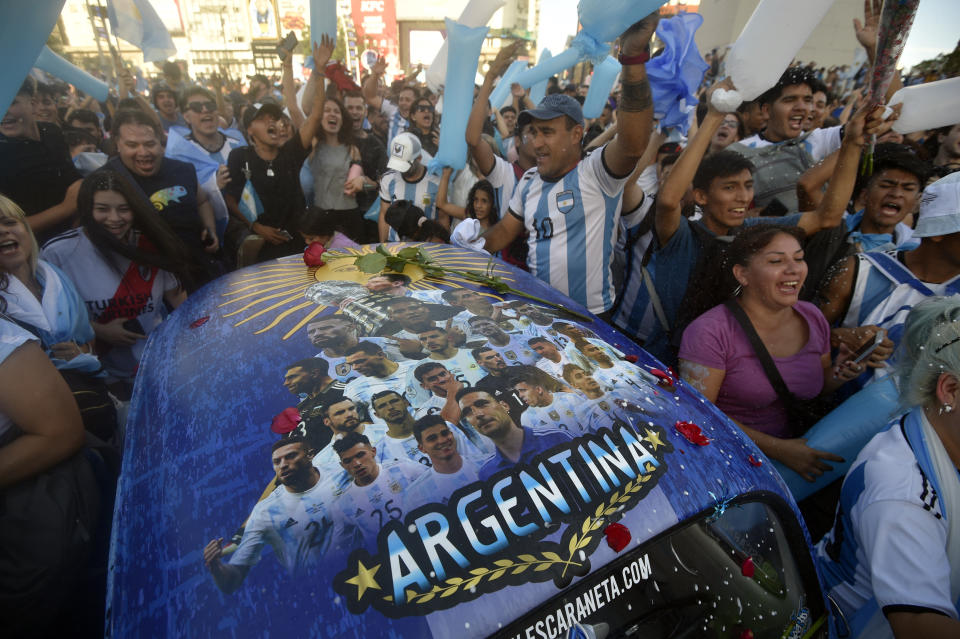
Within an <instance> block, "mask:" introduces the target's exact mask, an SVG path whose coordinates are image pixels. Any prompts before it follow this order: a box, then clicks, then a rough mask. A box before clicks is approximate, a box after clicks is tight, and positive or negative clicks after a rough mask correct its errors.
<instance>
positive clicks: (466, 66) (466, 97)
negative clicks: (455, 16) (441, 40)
mask: <svg viewBox="0 0 960 639" xmlns="http://www.w3.org/2000/svg"><path fill="white" fill-rule="evenodd" d="M446 25H447V42H449V43H450V56H449V57H448V58H447V59H448V64H447V75H446V78H445V79H444V83H443V124H442V125H441V126H440V145H439V149H438V150H437V155H436V157H435V158H434V160H436V162H434V163H432V164H434V165H437V166H449V167H452V168H454V169H462V168H463V167H464V166H466V163H467V139H466V132H467V120H468V119H469V117H470V110H471V107H472V105H473V78H474V75H475V74H476V72H477V64H478V63H479V61H480V49H481V48H482V47H483V40H484V38H486V37H487V31H488V29H487V27H486V26H482V27H468V26H466V25H462V24H459V23H457V22H454V21H453V20H451V19H450V18H447V19H446Z"/></svg>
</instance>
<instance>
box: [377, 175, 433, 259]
mask: <svg viewBox="0 0 960 639" xmlns="http://www.w3.org/2000/svg"><path fill="white" fill-rule="evenodd" d="M438 190H440V176H438V175H431V174H430V173H429V172H424V174H423V177H421V178H420V179H419V180H417V181H416V182H407V181H406V180H404V179H403V176H402V175H401V174H400V173H399V172H397V171H387V172H386V173H384V174H383V177H381V178H380V199H381V200H383V201H384V202H386V203H387V205H388V206H389V205H390V204H391V203H393V202H395V201H397V200H409V201H411V202H413V203H414V204H415V205H416V206H419V207H420V208H421V209H423V214H424V215H426V216H427V217H428V218H430V219H431V220H435V219H437V191H438ZM387 239H388V241H390V242H398V241H399V240H400V236H399V235H397V232H396V231H395V230H393V227H390V236H389V237H388V238H387Z"/></svg>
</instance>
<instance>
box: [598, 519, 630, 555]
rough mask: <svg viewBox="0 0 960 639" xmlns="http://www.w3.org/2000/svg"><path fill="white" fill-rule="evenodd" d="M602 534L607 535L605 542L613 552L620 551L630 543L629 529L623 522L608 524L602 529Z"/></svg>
mask: <svg viewBox="0 0 960 639" xmlns="http://www.w3.org/2000/svg"><path fill="white" fill-rule="evenodd" d="M603 534H604V535H606V536H607V544H609V546H610V547H611V548H613V550H614V551H615V552H620V551H621V550H623V549H624V548H626V547H627V544H629V543H630V529H629V528H627V527H626V526H624V525H623V524H609V525H608V526H607V527H606V528H604V529H603Z"/></svg>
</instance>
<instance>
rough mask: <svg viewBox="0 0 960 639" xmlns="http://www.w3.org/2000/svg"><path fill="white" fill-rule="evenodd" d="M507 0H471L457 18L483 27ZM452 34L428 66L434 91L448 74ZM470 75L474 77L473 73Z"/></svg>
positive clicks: (465, 24)
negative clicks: (449, 45) (449, 41)
mask: <svg viewBox="0 0 960 639" xmlns="http://www.w3.org/2000/svg"><path fill="white" fill-rule="evenodd" d="M506 3H507V0H470V2H468V3H467V6H466V7H464V8H463V11H462V12H461V13H460V17H459V18H457V22H458V23H459V24H462V25H464V26H467V27H482V26H484V25H485V24H487V23H488V22H490V18H492V17H493V14H495V13H496V12H497V10H498V9H499V8H500V7H502V6H503V5H505V4H506ZM449 38H450V34H449V33H448V34H447V39H446V40H444V41H443V44H442V45H440V50H439V51H437V55H436V56H435V57H434V58H433V62H431V63H430V66H429V67H428V68H427V73H426V78H427V86H429V87H430V88H431V89H432V90H433V91H436V90H437V89H439V88H440V87H441V86H443V80H444V78H445V77H446V76H447V57H448V49H449V47H448V45H447V40H449ZM470 77H473V76H472V75H471V76H470Z"/></svg>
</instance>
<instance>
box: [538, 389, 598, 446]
mask: <svg viewBox="0 0 960 639" xmlns="http://www.w3.org/2000/svg"><path fill="white" fill-rule="evenodd" d="M608 421H609V420H608V419H606V418H605V416H602V415H601V414H600V413H598V412H597V411H596V409H595V408H594V407H593V406H591V405H590V404H589V403H588V402H586V401H584V398H583V396H582V395H581V394H579V393H553V401H552V402H551V403H550V405H549V406H528V407H527V408H526V409H525V410H524V411H523V413H522V414H521V415H520V423H521V424H522V425H523V426H525V427H526V428H534V429H542V428H554V429H556V430H562V431H563V432H565V433H567V434H568V435H570V436H571V437H579V436H580V435H584V434H586V433H592V432H595V431H596V430H597V429H598V428H600V427H601V426H606V425H608V424H607V422H608Z"/></svg>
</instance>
